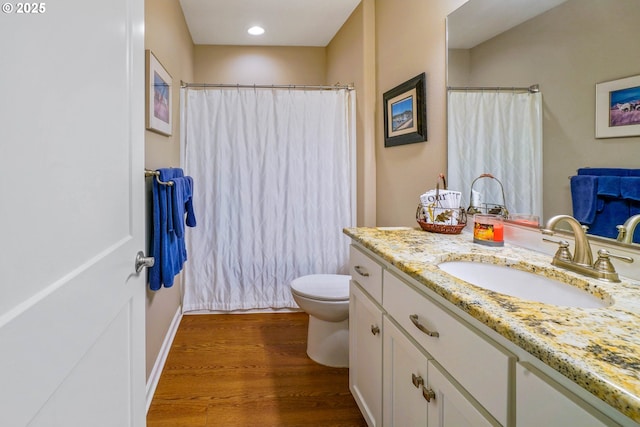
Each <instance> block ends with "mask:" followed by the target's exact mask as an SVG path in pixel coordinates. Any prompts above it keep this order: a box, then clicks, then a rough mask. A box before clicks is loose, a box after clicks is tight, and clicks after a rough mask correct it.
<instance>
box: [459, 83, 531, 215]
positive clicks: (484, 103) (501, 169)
mask: <svg viewBox="0 0 640 427" xmlns="http://www.w3.org/2000/svg"><path fill="white" fill-rule="evenodd" d="M448 141H449V145H448V157H449V159H448V175H449V188H450V189H452V190H459V191H462V195H463V198H464V199H463V203H464V204H466V206H468V205H469V194H470V190H471V184H472V182H473V180H474V179H475V178H477V177H478V176H480V175H481V174H483V173H490V174H492V175H493V176H494V177H496V178H497V179H498V180H500V181H501V182H502V184H503V186H504V191H505V198H506V205H507V208H508V209H509V212H511V213H516V212H518V213H532V214H535V215H539V216H540V218H542V94H541V93H517V92H498V91H472V90H469V91H449V102H448ZM480 181H485V182H483V183H482V185H480V186H476V185H474V190H478V189H480V190H481V192H482V193H484V195H485V200H484V202H486V203H497V202H500V201H501V199H502V195H501V194H500V193H499V186H498V185H497V183H495V181H494V180H488V179H484V180H479V181H478V182H477V184H481V183H480ZM486 181H492V182H493V185H492V183H491V182H486Z"/></svg>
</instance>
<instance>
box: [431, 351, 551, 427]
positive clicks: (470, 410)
mask: <svg viewBox="0 0 640 427" xmlns="http://www.w3.org/2000/svg"><path fill="white" fill-rule="evenodd" d="M479 369H481V368H479ZM428 378H429V381H428V382H427V383H428V386H427V387H428V390H431V391H433V398H432V399H431V401H430V402H429V411H428V417H429V427H482V426H487V427H488V426H496V425H499V424H498V423H497V422H491V421H489V420H488V419H487V418H485V416H484V415H483V414H482V413H481V412H480V411H479V410H478V409H477V408H476V407H475V406H474V405H473V404H472V403H471V401H470V400H469V399H467V397H466V396H465V395H464V394H463V393H462V392H461V391H460V390H459V389H458V388H457V387H456V386H455V385H454V384H453V383H452V382H451V381H449V380H448V379H447V378H446V377H445V375H444V374H443V373H442V372H441V371H440V369H439V368H438V367H437V366H436V365H435V364H434V363H433V362H431V361H429V371H428ZM487 391H488V392H490V390H487ZM539 425H543V424H539Z"/></svg>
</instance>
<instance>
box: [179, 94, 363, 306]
mask: <svg viewBox="0 0 640 427" xmlns="http://www.w3.org/2000/svg"><path fill="white" fill-rule="evenodd" d="M183 91H184V92H183V95H184V97H183V98H184V100H183V108H182V113H183V119H182V129H183V132H182V133H183V138H184V139H183V156H184V157H183V162H184V170H185V173H187V174H189V175H191V176H192V177H193V179H194V195H193V204H194V208H195V210H196V216H197V218H198V227H197V229H193V230H189V233H188V235H187V239H186V243H187V249H188V254H189V261H188V262H187V264H186V265H185V275H184V296H183V309H184V311H193V310H207V309H209V310H225V311H226V310H237V309H253V308H280V307H296V304H295V302H294V301H293V298H292V296H291V291H290V282H291V280H293V279H295V278H296V277H298V276H302V275H305V274H315V273H342V274H346V272H347V271H348V256H349V252H348V248H349V239H348V238H347V237H346V236H345V235H344V234H343V233H342V229H343V228H344V227H350V226H354V225H355V185H354V183H355V161H354V158H355V157H354V156H355V130H354V129H355V121H354V119H353V117H354V115H353V112H354V107H355V91H347V90H323V91H318V90H315V91H314V90H304V91H303V90H293V89H292V90H289V89H273V90H272V89H257V90H256V89H235V88H234V89H210V90H198V89H195V90H192V89H186V90H183ZM185 111H186V112H185Z"/></svg>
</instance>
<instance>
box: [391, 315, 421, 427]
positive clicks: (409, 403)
mask: <svg viewBox="0 0 640 427" xmlns="http://www.w3.org/2000/svg"><path fill="white" fill-rule="evenodd" d="M383 354H384V356H383V361H384V362H383V364H384V366H383V375H382V382H383V384H384V391H383V402H384V403H383V406H382V414H383V418H384V426H385V427H407V426H411V427H420V426H423V427H425V426H426V425H427V408H428V403H427V400H426V399H425V397H424V395H423V386H424V385H426V383H427V369H428V366H427V362H428V360H427V357H426V356H425V355H424V354H422V353H421V352H420V351H419V350H418V349H417V348H416V346H415V345H413V344H412V343H411V341H409V339H408V338H407V337H406V336H405V335H404V334H403V333H402V332H401V331H400V330H399V329H398V328H397V327H396V326H395V325H394V324H393V322H391V320H389V319H388V318H387V317H386V316H385V318H384V353H383Z"/></svg>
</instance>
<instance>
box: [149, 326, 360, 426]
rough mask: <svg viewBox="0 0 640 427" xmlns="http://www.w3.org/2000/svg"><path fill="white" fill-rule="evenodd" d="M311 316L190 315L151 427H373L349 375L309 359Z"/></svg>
mask: <svg viewBox="0 0 640 427" xmlns="http://www.w3.org/2000/svg"><path fill="white" fill-rule="evenodd" d="M307 323H308V316H307V314H305V313H268V314H213V315H188V316H184V317H183V318H182V322H181V323H180V326H179V328H178V332H177V334H176V337H175V339H174V342H173V345H172V347H171V350H170V352H169V356H168V358H167V362H166V365H165V367H164V370H163V372H162V375H161V377H160V381H159V383H158V387H157V389H156V392H155V396H154V399H153V402H152V403H151V407H150V409H149V412H148V414H147V425H148V427H160V426H162V427H165V426H166V427H169V426H170V427H180V426H189V427H210V426H224V427H252V426H256V427H257V426H260V427H269V426H273V427H276V426H277V427H289V426H291V427H294V426H295V427H297V426H301V427H302V426H314V427H318V426H323V427H324V426H327V427H333V426H335V427H341V426H344V427H359V426H366V422H365V421H364V419H363V418H362V415H361V414H360V411H359V409H358V407H357V405H356V403H355V401H354V400H353V397H352V396H351V393H350V392H349V373H348V372H349V371H348V369H346V368H329V367H326V366H322V365H319V364H317V363H315V362H314V361H312V360H311V359H309V358H308V356H307V354H306V335H307Z"/></svg>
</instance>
